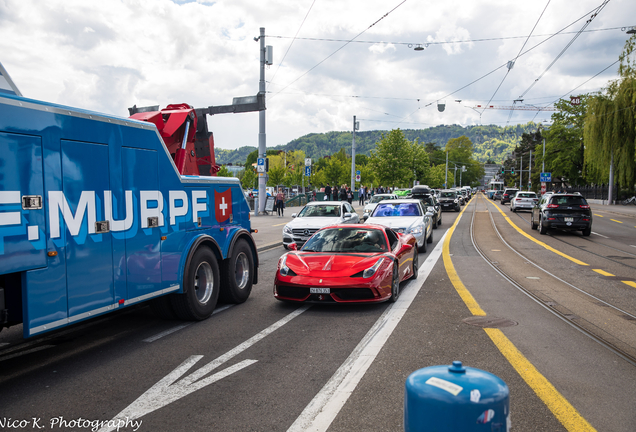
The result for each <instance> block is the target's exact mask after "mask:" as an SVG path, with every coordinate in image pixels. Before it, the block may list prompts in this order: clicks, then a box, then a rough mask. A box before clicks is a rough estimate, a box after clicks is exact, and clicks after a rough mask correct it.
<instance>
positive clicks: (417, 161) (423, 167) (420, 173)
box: [401, 139, 430, 187]
mask: <svg viewBox="0 0 636 432" xmlns="http://www.w3.org/2000/svg"><path fill="white" fill-rule="evenodd" d="M408 162H409V165H410V168H411V170H412V171H411V172H412V173H413V175H412V176H411V177H410V179H409V183H408V184H403V185H401V186H406V187H410V186H412V185H413V180H419V181H420V183H421V184H424V182H425V181H426V179H427V178H428V171H429V169H430V159H429V156H428V152H427V151H426V148H425V147H424V146H423V145H422V144H420V143H419V142H418V141H417V139H416V140H415V141H413V143H412V144H411V157H410V158H409V159H408Z"/></svg>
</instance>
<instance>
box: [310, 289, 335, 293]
mask: <svg viewBox="0 0 636 432" xmlns="http://www.w3.org/2000/svg"><path fill="white" fill-rule="evenodd" d="M330 292H331V290H330V289H329V288H309V293H310V294H329V293H330Z"/></svg>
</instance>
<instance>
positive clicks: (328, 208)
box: [298, 204, 340, 217]
mask: <svg viewBox="0 0 636 432" xmlns="http://www.w3.org/2000/svg"><path fill="white" fill-rule="evenodd" d="M298 217H340V206H339V205H333V204H331V205H328V204H321V205H312V206H305V208H303V209H302V210H301V211H300V213H298Z"/></svg>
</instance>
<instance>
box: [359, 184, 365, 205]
mask: <svg viewBox="0 0 636 432" xmlns="http://www.w3.org/2000/svg"><path fill="white" fill-rule="evenodd" d="M364 194H365V187H364V186H360V189H359V190H358V204H360V205H364Z"/></svg>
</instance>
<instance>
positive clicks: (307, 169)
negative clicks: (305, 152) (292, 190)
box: [305, 166, 311, 177]
mask: <svg viewBox="0 0 636 432" xmlns="http://www.w3.org/2000/svg"><path fill="white" fill-rule="evenodd" d="M305 175H306V176H307V177H309V176H310V175H311V167H310V166H306V167H305Z"/></svg>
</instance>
